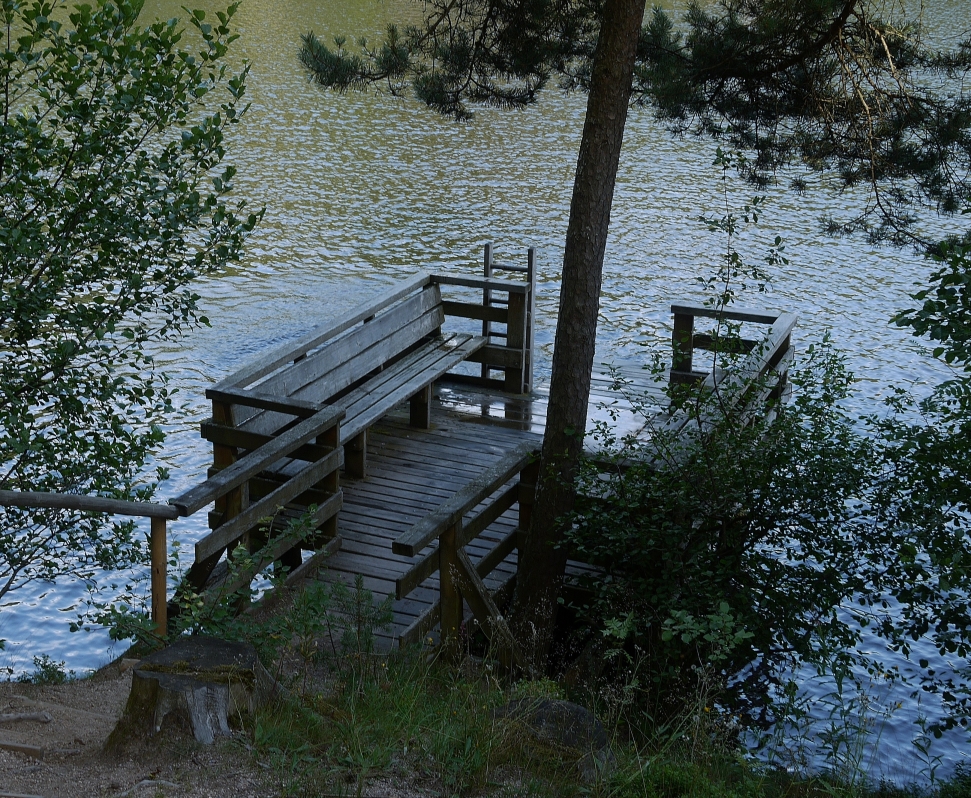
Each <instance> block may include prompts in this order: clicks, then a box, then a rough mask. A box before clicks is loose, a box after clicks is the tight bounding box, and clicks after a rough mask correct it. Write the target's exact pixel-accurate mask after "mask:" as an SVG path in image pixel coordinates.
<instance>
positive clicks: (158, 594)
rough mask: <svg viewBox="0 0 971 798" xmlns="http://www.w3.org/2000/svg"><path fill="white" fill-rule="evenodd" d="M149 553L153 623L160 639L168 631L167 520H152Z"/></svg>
mask: <svg viewBox="0 0 971 798" xmlns="http://www.w3.org/2000/svg"><path fill="white" fill-rule="evenodd" d="M149 552H150V554H151V559H152V622H153V623H154V624H155V632H156V634H158V636H159V637H165V635H166V633H167V631H168V623H169V622H168V595H167V592H168V574H167V568H166V566H167V564H168V544H167V542H166V531H165V519H164V518H154V517H153V518H152V533H151V537H150V539H149Z"/></svg>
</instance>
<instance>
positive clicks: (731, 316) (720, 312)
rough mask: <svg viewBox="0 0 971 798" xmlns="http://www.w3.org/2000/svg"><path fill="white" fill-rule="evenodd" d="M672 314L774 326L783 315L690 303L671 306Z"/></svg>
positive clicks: (752, 309)
mask: <svg viewBox="0 0 971 798" xmlns="http://www.w3.org/2000/svg"><path fill="white" fill-rule="evenodd" d="M671 313H673V314H675V315H682V316H698V317H701V318H706V319H728V320H729V321H751V322H755V323H756V324H772V323H773V322H775V321H776V319H778V318H779V316H781V315H782V313H776V312H774V311H771V310H756V309H754V308H736V307H722V308H713V307H709V306H707V305H692V304H691V303H688V302H685V303H677V304H673V305H671Z"/></svg>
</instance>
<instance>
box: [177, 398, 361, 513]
mask: <svg viewBox="0 0 971 798" xmlns="http://www.w3.org/2000/svg"><path fill="white" fill-rule="evenodd" d="M343 417H344V409H343V408H341V407H325V408H324V409H323V410H320V411H318V412H317V413H315V414H314V415H312V416H311V417H310V418H308V419H306V420H304V421H301V422H300V423H299V424H297V425H296V426H295V427H292V428H291V429H288V430H287V431H286V432H284V433H282V434H280V435H279V436H277V437H276V438H274V439H273V440H272V441H270V442H269V443H267V444H264V445H263V446H261V447H260V448H259V449H256V450H255V451H252V452H250V453H249V454H247V455H245V456H244V457H241V458H240V459H239V460H237V461H236V462H235V463H233V464H232V465H231V466H228V467H227V468H224V469H223V470H222V471H220V472H219V473H218V474H216V475H215V476H213V477H210V478H209V479H207V480H206V481H205V482H203V483H202V484H201V485H197V486H196V487H194V488H192V489H191V490H189V491H186V492H185V493H183V494H182V495H181V496H176V497H175V498H174V499H169V504H172V505H174V506H175V507H177V508H178V509H179V512H180V513H181V514H182V515H192V514H193V513H195V512H196V511H197V510H200V509H202V508H203V507H205V506H206V505H207V504H209V503H210V502H213V501H215V500H216V499H217V498H219V497H221V496H222V495H223V494H225V493H226V492H227V491H229V490H232V489H233V488H237V487H239V486H240V485H242V484H243V483H244V482H246V481H247V480H248V479H250V477H253V476H256V475H257V474H258V473H259V472H260V471H263V470H264V469H265V468H266V466H268V465H270V464H271V463H273V462H275V461H276V460H279V459H280V458H281V457H285V456H286V455H287V454H288V453H289V452H290V451H292V450H293V449H296V448H297V447H299V446H303V445H304V444H305V443H309V442H310V441H311V440H313V439H314V438H316V437H318V436H319V435H320V433H321V432H323V431H324V430H327V429H330V428H331V427H333V426H334V425H335V424H337V423H338V422H340V420H341V419H342V418H343Z"/></svg>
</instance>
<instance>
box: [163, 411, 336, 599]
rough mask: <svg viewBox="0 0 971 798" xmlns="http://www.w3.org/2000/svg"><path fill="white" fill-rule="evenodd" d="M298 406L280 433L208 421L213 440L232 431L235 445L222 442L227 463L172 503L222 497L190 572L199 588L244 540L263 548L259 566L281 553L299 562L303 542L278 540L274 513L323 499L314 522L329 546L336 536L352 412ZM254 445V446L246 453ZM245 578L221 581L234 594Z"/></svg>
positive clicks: (186, 509)
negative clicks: (273, 533)
mask: <svg viewBox="0 0 971 798" xmlns="http://www.w3.org/2000/svg"><path fill="white" fill-rule="evenodd" d="M290 412H297V413H301V415H305V416H306V417H305V418H303V420H301V421H298V422H297V423H296V424H295V425H294V426H292V427H290V428H289V429H287V430H286V431H284V432H282V433H280V434H279V435H278V436H276V437H270V436H264V435H258V434H256V433H249V436H248V437H247V436H241V435H240V433H239V430H236V429H235V428H233V427H232V426H230V425H227V424H221V423H220V422H218V421H215V420H212V421H209V422H207V424H208V425H209V428H210V432H211V433H212V436H213V439H217V440H218V439H220V436H221V433H223V432H225V435H226V436H227V440H228V439H230V438H231V440H232V444H233V445H231V446H226V445H223V444H216V445H217V446H220V447H221V449H220V452H221V453H222V454H223V455H224V458H223V463H221V464H220V465H219V466H216V467H214V468H213V469H211V474H212V475H211V476H210V478H209V479H207V480H206V481H205V482H203V483H202V484H201V485H198V486H196V487H195V488H192V490H190V491H187V492H186V493H183V494H182V495H181V496H177V497H176V498H174V499H170V504H172V505H174V506H175V507H176V508H178V510H179V513H180V514H181V515H186V516H188V515H192V514H193V513H195V512H197V511H198V510H200V509H202V508H203V507H205V506H207V505H209V504H213V503H214V504H215V511H214V512H213V514H212V516H211V517H210V526H212V527H213V530H212V532H211V533H210V534H208V535H206V537H204V538H202V539H201V540H200V541H199V542H197V543H196V546H195V555H196V559H195V563H194V564H193V565H192V567H191V568H190V569H189V571H188V573H187V574H186V581H187V582H188V583H189V584H190V585H191V586H192V587H194V588H196V589H202V588H203V587H204V586H205V584H206V582H207V580H208V579H209V576H210V574H211V573H212V571H213V569H214V568H215V566H216V564H217V563H218V562H219V560H220V558H221V557H222V555H223V553H224V552H227V551H228V552H232V550H233V549H234V548H235V547H236V546H238V545H244V546H245V547H246V548H247V549H248V550H249V551H250V552H256V551H259V552H260V556H259V560H258V561H257V562H255V563H253V566H252V570H255V571H256V572H258V571H259V570H261V569H262V568H263V567H264V566H265V565H267V564H268V563H270V562H272V561H274V560H281V561H282V562H283V564H284V565H286V566H288V567H295V566H296V565H299V560H300V543H301V541H296V542H294V541H293V540H291V539H289V538H280V539H279V540H278V541H277V542H275V543H274V540H272V539H270V538H269V537H268V534H267V532H266V528H265V524H266V521H267V519H271V518H275V517H276V516H277V515H278V514H280V513H281V511H284V509H285V508H289V509H290V515H291V516H293V515H295V514H297V513H299V512H301V511H303V510H306V509H307V508H309V507H310V506H312V505H315V506H316V509H315V510H314V511H313V513H312V515H311V518H310V519H309V520H310V526H312V527H313V528H315V529H317V530H319V537H320V538H321V540H322V541H323V545H327V544H331V543H332V541H334V540H336V534H337V526H336V521H337V512H338V511H339V510H340V508H341V506H342V501H343V494H342V492H341V489H340V482H339V474H340V467H341V448H340V420H341V419H342V418H343V416H344V411H343V410H342V409H340V408H334V407H325V408H323V409H318V410H314V409H312V408H307V409H306V410H304V411H301V410H300V409H299V408H298V409H296V410H294V409H291V410H290ZM246 449H250V451H248V452H247V453H246V454H244V455H242V456H238V453H239V452H240V451H245V450H246ZM226 461H229V462H226ZM301 464H303V465H301ZM315 534H317V533H315ZM316 547H318V546H316V545H315V548H316ZM244 581H245V576H243V577H237V579H236V582H233V583H232V584H226V585H223V586H221V591H222V593H224V594H225V593H232V592H234V591H235V590H237V589H239V588H240V587H243V586H244V585H243V582H244ZM237 582H239V584H237Z"/></svg>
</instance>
